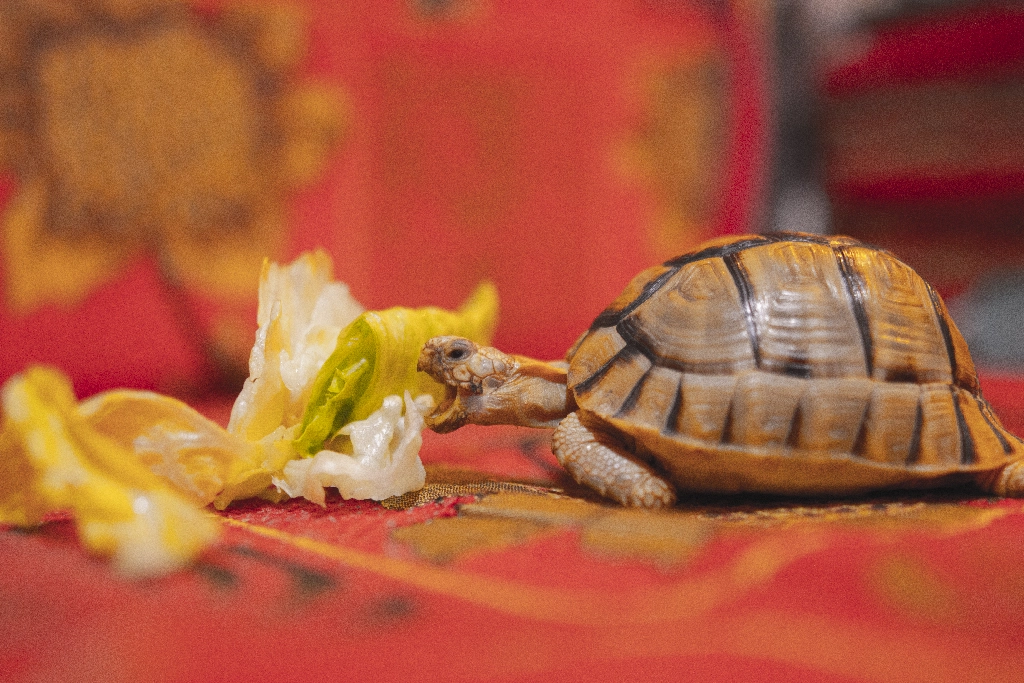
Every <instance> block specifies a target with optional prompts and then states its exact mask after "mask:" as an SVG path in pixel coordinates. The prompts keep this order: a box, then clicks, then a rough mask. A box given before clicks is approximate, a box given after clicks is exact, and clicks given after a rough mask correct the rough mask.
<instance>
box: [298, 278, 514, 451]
mask: <svg viewBox="0 0 1024 683" xmlns="http://www.w3.org/2000/svg"><path fill="white" fill-rule="evenodd" d="M497 311H498V293H497V288H496V287H495V286H494V285H493V284H491V283H489V282H484V283H482V284H481V285H480V286H479V287H477V289H476V291H475V292H474V293H473V294H472V296H470V298H469V299H468V300H467V301H466V302H465V303H464V304H463V305H462V307H461V308H460V309H459V310H458V311H447V310H444V309H441V308H436V307H433V306H430V307H426V308H416V309H411V308H404V307H396V308H390V309H388V310H385V311H367V312H365V313H363V314H362V315H360V316H359V317H358V318H356V319H355V320H354V321H352V323H351V324H349V326H348V327H346V328H345V329H344V330H342V332H341V334H340V336H339V337H338V344H337V346H336V348H335V351H334V353H332V354H331V356H330V357H329V358H328V359H327V361H326V362H325V363H324V364H323V367H322V368H321V369H320V372H319V374H318V375H317V376H316V379H314V380H313V387H312V390H311V391H310V395H309V402H308V403H307V404H306V410H305V413H304V414H303V417H302V422H301V426H300V428H299V436H298V437H297V438H296V439H295V444H294V446H295V450H296V451H297V452H298V453H299V454H300V455H303V456H306V457H310V456H313V455H315V454H316V453H317V452H319V451H320V450H322V449H323V448H324V447H325V445H326V444H327V443H328V441H330V439H331V438H332V437H334V436H335V435H336V434H337V433H338V432H339V430H340V429H341V428H342V427H343V426H344V425H346V424H348V423H349V422H355V421H359V420H364V419H366V418H367V417H368V416H369V415H370V414H371V413H372V412H374V411H376V410H377V409H379V408H380V407H381V405H382V404H383V402H384V398H385V397H386V396H392V395H397V396H401V395H402V394H403V393H404V392H406V391H408V392H410V393H411V394H412V395H413V396H420V395H422V394H428V395H430V396H431V397H432V398H434V400H435V401H440V400H441V399H442V398H443V397H444V387H443V386H442V385H440V384H438V383H437V382H435V381H434V380H433V379H431V378H430V377H429V376H428V375H426V374H424V373H420V372H417V371H416V361H417V360H418V359H419V355H420V349H422V348H423V344H424V343H426V341H427V340H428V339H430V338H431V337H436V336H438V335H458V336H462V337H468V338H470V339H472V340H474V341H476V342H478V343H481V344H487V343H490V338H491V334H492V333H493V331H494V326H495V324H496V322H497Z"/></svg>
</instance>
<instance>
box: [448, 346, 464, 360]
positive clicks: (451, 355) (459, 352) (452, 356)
mask: <svg viewBox="0 0 1024 683" xmlns="http://www.w3.org/2000/svg"><path fill="white" fill-rule="evenodd" d="M447 356H448V360H462V359H463V358H465V357H466V349H451V350H450V351H449V352H448V353H447Z"/></svg>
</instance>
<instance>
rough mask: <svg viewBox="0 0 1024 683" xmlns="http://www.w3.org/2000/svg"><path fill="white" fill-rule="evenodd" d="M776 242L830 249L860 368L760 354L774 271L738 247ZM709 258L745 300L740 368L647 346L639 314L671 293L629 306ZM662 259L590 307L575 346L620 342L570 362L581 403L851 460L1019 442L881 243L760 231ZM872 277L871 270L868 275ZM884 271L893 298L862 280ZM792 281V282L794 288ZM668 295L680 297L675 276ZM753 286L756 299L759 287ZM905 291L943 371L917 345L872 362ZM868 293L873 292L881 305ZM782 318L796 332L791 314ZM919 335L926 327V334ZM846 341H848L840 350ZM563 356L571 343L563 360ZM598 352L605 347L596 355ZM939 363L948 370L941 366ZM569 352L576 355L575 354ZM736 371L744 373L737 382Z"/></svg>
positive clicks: (917, 461) (731, 440) (925, 456)
mask: <svg viewBox="0 0 1024 683" xmlns="http://www.w3.org/2000/svg"><path fill="white" fill-rule="evenodd" d="M780 243H781V244H783V245H784V244H785V243H794V244H796V245H800V244H805V245H808V244H810V245H821V246H826V247H828V250H826V251H824V252H822V251H820V250H817V249H816V248H810V247H806V246H804V247H799V248H798V249H797V251H796V252H793V253H796V254H798V255H799V249H804V250H805V251H806V250H809V251H807V253H808V254H810V256H811V257H813V258H816V259H819V261H816V262H815V264H818V263H819V262H820V258H821V256H822V254H828V253H831V254H832V255H833V256H834V262H833V261H831V260H828V259H827V258H826V262H827V263H830V264H832V265H830V266H828V267H829V268H832V269H833V270H832V271H831V273H832V275H830V277H831V278H832V284H831V285H830V286H831V287H832V289H831V290H830V296H831V297H832V298H831V299H829V301H839V300H842V301H843V302H845V305H847V306H848V307H849V318H847V322H845V323H843V324H844V325H848V329H849V335H852V337H851V339H852V340H854V341H852V342H851V343H852V344H853V346H851V347H850V348H851V349H854V348H856V349H857V351H856V357H857V358H858V359H859V358H860V350H863V366H861V365H860V363H861V361H860V360H858V361H857V365H858V366H859V367H862V368H863V369H861V370H858V371H857V372H856V373H852V374H850V373H847V374H842V375H835V376H831V379H828V380H827V383H822V384H816V382H819V381H821V382H826V380H819V379H818V378H817V377H816V376H815V375H814V372H815V371H817V370H818V368H817V367H816V365H815V362H814V361H811V360H809V359H807V358H804V357H802V355H801V354H802V351H800V350H799V349H797V352H796V353H795V354H794V357H791V358H788V359H786V360H785V361H784V362H782V363H781V364H779V363H769V364H765V362H764V361H765V358H763V357H762V350H763V349H762V341H763V340H764V339H765V338H764V337H763V335H764V334H768V333H769V332H768V330H767V329H765V330H762V329H759V328H758V325H757V315H762V316H763V315H765V313H764V310H760V309H759V311H755V308H756V307H757V306H761V307H762V309H763V308H764V298H763V297H764V296H766V295H767V294H771V289H770V288H771V287H772V286H773V282H774V281H773V277H774V276H773V272H774V271H772V270H771V269H770V268H767V269H766V268H765V267H764V266H763V263H764V260H763V259H764V258H765V257H763V256H762V255H761V254H758V255H757V256H758V258H760V259H761V261H758V262H757V263H758V264H759V268H758V270H757V275H756V276H754V275H753V274H752V272H751V270H750V267H748V264H747V263H746V261H747V260H750V259H749V258H748V255H747V251H748V250H750V249H754V248H756V247H766V248H770V249H772V250H776V251H777V250H779V249H783V250H785V247H784V246H769V245H779V244H780ZM872 252H876V253H878V254H880V255H881V258H882V259H890V260H891V265H890V262H884V263H881V264H878V263H875V262H873V261H871V260H870V259H871V258H874V257H873V256H871V254H872ZM753 253H754V252H751V254H753ZM766 253H767V252H766ZM787 256H788V254H787ZM716 258H717V259H721V260H720V261H719V262H718V263H719V265H717V266H715V267H714V268H711V269H710V270H705V271H702V272H708V273H715V272H717V273H719V275H717V276H715V277H720V278H725V279H724V280H723V281H721V282H725V283H729V284H728V285H727V287H729V288H732V287H735V290H734V294H731V295H730V296H731V297H732V301H731V302H730V304H729V305H730V306H737V305H739V306H740V307H741V308H742V309H743V312H742V314H741V313H739V312H738V311H737V313H736V315H735V316H734V317H733V318H731V320H735V324H736V325H738V327H736V330H740V331H738V332H736V334H738V335H741V336H737V337H733V339H736V340H740V339H743V338H744V337H743V336H742V335H743V334H744V333H743V332H742V329H743V320H744V319H745V321H746V323H747V330H746V334H747V336H748V337H749V341H750V346H751V349H752V351H753V357H754V360H755V362H754V363H752V364H750V359H749V358H748V360H747V363H748V365H747V366H745V367H740V366H737V365H736V363H735V362H722V363H710V362H701V363H691V362H684V361H680V360H679V359H677V358H670V357H667V356H666V354H664V353H658V352H657V349H658V348H661V349H665V348H671V345H670V347H666V346H665V345H664V343H662V345H661V346H660V347H659V346H658V345H657V343H656V342H657V327H656V326H655V327H654V328H653V330H654V334H655V338H652V337H650V336H649V335H650V333H651V332H652V328H650V327H649V325H650V321H652V320H658V318H656V317H651V316H652V315H653V314H655V313H657V312H658V311H664V310H665V309H664V308H659V307H662V306H664V305H666V302H668V301H669V300H668V299H660V298H659V299H658V300H656V301H655V302H652V304H651V305H652V306H654V305H655V303H657V306H655V308H649V307H645V308H644V309H643V310H645V311H648V313H646V314H643V313H642V312H638V309H639V308H640V307H641V306H642V305H643V304H644V303H646V302H648V301H650V300H651V298H652V297H653V296H654V295H655V294H657V293H658V292H659V291H660V290H662V289H663V288H664V287H666V285H667V283H669V282H670V281H673V278H676V280H675V281H673V284H672V287H673V288H677V287H680V286H681V285H680V283H681V282H683V280H680V279H679V278H677V275H678V276H679V277H680V278H682V277H683V275H682V273H681V272H680V271H682V269H684V268H685V267H687V266H689V265H691V264H695V263H697V262H699V261H703V260H705V259H716ZM769 258H770V255H769ZM755 261H756V259H755ZM752 263H753V262H752ZM815 264H812V270H811V271H810V272H812V273H813V272H815V271H813V267H817V266H816V265H815ZM784 265H785V264H784ZM665 266H667V267H668V270H665V271H664V272H660V273H654V274H652V275H651V276H649V277H651V279H650V280H649V281H647V282H644V281H643V280H642V279H640V280H639V281H638V282H637V283H636V284H635V285H632V286H633V287H635V289H634V291H639V292H640V293H639V294H638V295H637V297H636V298H635V299H634V300H633V301H628V299H627V300H624V301H625V305H622V306H620V307H619V310H615V311H610V310H609V311H606V312H604V313H602V314H601V315H600V316H598V319H597V320H595V322H594V326H592V328H591V331H590V332H588V333H587V334H585V335H584V337H583V338H581V340H580V341H579V342H578V343H577V344H576V345H574V348H573V351H575V352H579V353H583V354H584V357H586V356H589V351H588V349H590V348H596V347H593V345H590V346H588V344H587V338H588V337H590V336H592V335H594V334H595V333H600V334H606V335H612V338H614V337H616V336H617V337H619V338H620V339H619V340H618V341H617V344H625V346H622V347H621V348H618V346H617V345H615V346H611V347H610V348H609V347H607V345H606V347H605V348H607V351H605V352H602V353H601V354H599V356H598V357H596V358H594V359H593V360H592V361H591V363H589V364H586V363H585V364H583V366H582V367H583V368H588V366H589V368H588V369H584V370H583V372H582V373H581V372H579V371H577V372H576V373H575V374H576V377H575V378H574V379H573V377H572V375H573V373H572V371H570V380H571V381H570V388H571V389H572V390H573V391H574V393H575V395H576V397H577V401H578V403H579V405H580V406H581V407H582V408H584V409H587V410H591V411H593V412H595V413H596V414H598V415H604V416H607V417H609V418H615V419H617V420H619V421H620V422H619V424H624V423H625V424H628V423H629V422H630V421H640V422H641V423H643V424H651V425H652V426H654V425H659V424H660V425H661V428H660V433H661V434H663V435H664V438H667V439H674V438H679V437H685V438H697V439H698V440H701V441H704V442H707V443H716V442H717V443H723V444H730V445H731V446H752V447H768V448H777V449H779V452H782V453H784V452H807V451H816V452H828V453H836V454H838V453H840V452H842V453H846V454H848V455H849V456H852V457H854V458H856V459H865V460H871V461H874V462H879V463H888V464H892V465H911V466H914V467H916V468H919V469H924V470H936V469H938V470H942V469H950V468H953V469H956V468H961V467H963V468H972V467H976V466H981V465H985V464H987V463H991V462H992V461H993V458H994V457H995V456H994V453H995V452H998V451H1001V454H1000V457H1004V456H1011V455H1012V454H1014V453H1016V452H1018V451H1019V449H1020V444H1024V442H1022V441H1021V440H1020V439H1018V438H1017V437H1016V436H1014V435H1012V434H1010V433H1008V432H1005V431H1004V430H1003V429H1002V427H1001V426H1000V425H999V421H998V419H997V418H996V417H995V416H994V415H993V414H992V412H991V409H990V408H989V406H988V404H987V403H986V402H985V401H984V399H982V398H981V397H980V394H979V393H978V391H977V388H976V384H975V383H972V382H971V381H970V378H971V377H972V376H975V373H974V368H973V363H971V361H970V358H969V353H968V352H967V350H966V346H964V345H962V341H961V340H960V338H959V332H958V331H956V329H955V326H954V325H953V324H952V321H951V320H949V318H948V313H947V312H946V310H945V306H944V305H943V304H942V303H941V299H940V298H939V297H938V295H937V294H935V292H934V290H932V289H931V288H930V287H928V286H927V285H926V284H925V283H923V281H920V279H919V278H918V277H917V275H916V274H914V273H913V272H912V271H910V269H909V268H908V267H906V266H905V265H903V264H902V263H900V262H898V261H895V259H892V257H891V256H889V255H888V254H887V253H886V252H884V251H882V250H878V249H874V248H870V247H865V246H864V245H861V244H860V243H858V242H855V241H853V240H847V239H844V240H833V239H829V238H822V237H817V236H803V235H800V236H787V235H765V236H759V237H755V238H749V239H740V240H737V241H736V242H733V243H731V244H724V245H717V246H714V247H711V248H708V249H704V250H701V251H698V252H695V253H693V254H689V255H685V256H682V257H679V258H678V259H674V260H672V261H669V262H666V264H665ZM708 268H710V266H708ZM715 268H717V269H718V270H717V271H716V270H715ZM864 268H868V269H869V270H870V269H872V268H873V269H875V270H877V269H878V268H885V269H886V270H885V271H884V272H883V273H882V275H883V276H885V277H881V278H880V279H879V274H878V273H877V272H875V271H874V270H873V271H872V272H870V273H867V272H862V269H864ZM792 269H793V270H794V271H797V270H799V267H798V265H794V266H793V267H792ZM783 272H784V271H783ZM691 274H692V273H691ZM776 274H777V273H776ZM804 275H806V273H804ZM687 277H690V275H687ZM872 277H874V278H876V280H878V282H876V281H874V280H871V278H872ZM886 277H887V278H888V279H886ZM759 278H761V279H760V280H759ZM765 278H767V280H766V279H765ZM691 279H692V278H691ZM730 279H731V282H730ZM892 282H895V284H896V285H898V286H901V287H902V290H900V291H897V292H895V293H894V294H892V296H893V297H894V298H893V299H891V300H885V297H886V296H887V293H886V291H884V290H883V291H882V293H881V294H880V293H879V292H878V291H875V290H872V289H871V288H872V287H875V288H877V287H879V286H882V287H885V286H886V285H888V284H890V283H892ZM879 283H880V284H879ZM908 283H909V284H908ZM716 286H717V285H716ZM723 286H725V285H723ZM823 286H824V285H823ZM667 291H668V290H666V292H667ZM710 291H711V292H712V296H719V295H718V294H715V292H720V291H724V290H721V289H713V288H712V290H710ZM794 291H797V295H799V290H794ZM759 292H760V294H759ZM837 292H838V294H837ZM685 293H686V292H684V294H685ZM672 294H673V296H678V294H677V292H676V291H675V289H673V290H672ZM666 296H667V295H666ZM758 296H761V297H762V298H761V299H757V297H758ZM911 296H913V297H916V298H914V299H913V302H912V303H913V305H915V306H917V307H918V309H920V310H918V309H915V312H916V313H918V314H919V315H918V317H919V318H920V319H922V320H924V319H925V317H926V318H927V320H929V321H930V323H931V325H932V327H931V330H932V331H931V332H928V331H927V330H925V331H921V330H920V329H919V331H918V333H917V334H918V336H919V337H922V338H924V340H925V341H924V342H922V343H927V344H930V345H931V346H930V347H928V348H931V347H934V348H935V349H939V350H938V351H935V353H938V354H940V357H941V362H942V364H943V366H942V368H943V369H942V372H941V378H937V377H936V375H935V370H934V365H935V363H938V362H939V360H940V357H935V356H931V357H929V358H930V359H931V360H928V359H926V360H925V365H924V366H921V367H918V366H917V365H916V360H912V362H911V363H909V364H908V366H907V367H906V368H902V367H900V366H899V364H896V365H893V361H892V359H893V358H896V359H897V360H899V355H898V353H897V352H898V351H902V349H900V348H896V351H894V350H893V348H886V349H885V353H887V354H888V356H887V357H885V356H883V357H882V360H883V361H884V362H885V363H887V364H888V365H885V364H883V365H879V362H880V361H879V357H876V354H875V349H876V342H877V340H878V339H879V338H881V339H882V341H883V342H889V338H887V337H885V336H884V334H886V333H887V332H886V330H885V328H884V326H885V325H889V328H890V330H891V329H892V328H893V326H894V325H897V324H898V319H897V318H895V317H894V315H893V314H892V313H891V310H898V309H894V308H893V307H897V306H898V305H900V304H901V302H902V301H903V300H905V299H907V297H911ZM836 297H839V298H838V299H837V298H836ZM867 297H874V299H873V300H872V306H874V308H872V309H870V310H869V308H868V307H867V306H866V305H865V303H864V302H865V299H866V298H867ZM900 297H903V299H900ZM878 299H882V300H883V301H882V304H879V303H878V301H877V300H878ZM722 301H724V300H722ZM915 302H916V303H915ZM669 305H675V304H669ZM883 305H888V306H890V311H888V312H887V311H886V310H885V309H881V311H882V313H883V314H886V313H888V315H889V318H888V319H882V320H881V324H882V325H883V327H882V328H880V330H873V329H872V324H873V322H874V316H876V315H878V314H879V310H880V306H883ZM733 310H736V309H733ZM644 315H647V319H646V320H647V322H644V317H643V316H644ZM883 318H884V316H883ZM673 324H675V323H673ZM791 326H792V325H791ZM662 329H673V328H671V327H670V328H662ZM713 329H718V328H713ZM794 329H796V330H797V332H799V328H798V327H797V328H794ZM843 329H847V328H843ZM601 330H605V331H604V332H602V331H601ZM613 330H614V331H613ZM888 334H889V337H890V338H893V339H895V341H893V342H891V343H893V344H897V345H898V344H899V343H902V342H903V340H902V339H901V338H896V335H894V334H893V333H892V332H891V331H889V332H888ZM928 334H930V335H932V336H931V337H930V338H929V337H926V335H928ZM879 335H883V336H881V337H880V336H879ZM928 339H933V340H934V341H928ZM857 341H859V342H860V344H859V345H857ZM911 341H914V340H913V339H912V340H911ZM736 343H738V341H737V342H736ZM615 349H618V350H617V351H616V350H615ZM613 351H614V353H613ZM851 353H854V352H853V351H852V350H851ZM609 354H611V355H609ZM574 355H575V354H573V353H570V354H569V360H570V361H572V357H573V356H574ZM711 355H713V354H711ZM601 359H607V360H606V361H605V362H603V363H602V362H601ZM929 363H930V364H931V365H928V364H929ZM947 363H948V370H946V369H945V367H946V366H945V364H947ZM597 364H600V365H597ZM573 365H575V366H579V364H578V363H573ZM595 366H596V367H595ZM759 366H760V368H759ZM851 367H852V366H851ZM876 370H877V372H876ZM947 372H948V373H949V377H948V380H947V379H946V373H947ZM929 373H930V374H929ZM773 377H774V379H772V378H773ZM655 378H656V381H655ZM738 378H746V379H744V380H743V381H742V382H737V381H736V379H738ZM957 380H962V381H957ZM730 382H731V384H730ZM780 382H783V383H785V384H786V386H787V388H786V390H785V391H782V390H781V389H779V388H778V387H779V386H781V385H780V384H779V383H780ZM940 387H943V390H942V391H941V395H942V396H945V397H946V398H944V399H943V398H941V396H940V394H937V393H935V392H936V390H938V389H939V388H940ZM695 392H696V393H695ZM826 392H827V394H826ZM825 396H827V397H828V399H827V400H825V398H824V397H825ZM837 396H838V397H837ZM926 397H927V403H926ZM972 399H973V400H972ZM837 406H838V407H837ZM967 412H970V415H967V414H966V413H967ZM622 421H624V422H622ZM972 428H973V429H975V430H981V432H983V433H984V434H981V432H979V434H981V435H980V436H978V438H980V439H981V440H980V441H979V440H978V438H976V435H975V434H973V433H972V431H971V430H972ZM1011 439H1012V443H1011ZM979 449H981V450H980V451H979ZM986 449H988V450H986ZM990 451H991V452H990Z"/></svg>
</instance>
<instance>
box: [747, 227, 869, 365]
mask: <svg viewBox="0 0 1024 683" xmlns="http://www.w3.org/2000/svg"><path fill="white" fill-rule="evenodd" d="M738 257H739V259H741V261H742V263H743V266H744V271H745V272H746V273H747V274H748V276H749V278H750V289H751V295H752V297H753V301H752V305H751V310H752V312H753V321H754V327H755V329H756V330H757V337H758V350H759V354H760V359H759V360H760V365H759V367H761V368H763V369H766V370H770V371H774V372H782V373H785V374H792V375H797V376H802V377H846V376H851V375H865V374H866V373H867V367H866V364H865V359H864V349H863V347H862V345H861V342H860V334H859V331H858V324H857V320H856V317H855V315H854V312H853V306H852V303H851V301H850V296H849V293H848V292H847V288H846V285H845V283H844V280H843V276H842V273H841V272H840V269H839V265H838V263H837V261H836V257H835V254H834V253H833V251H832V249H831V248H829V247H827V246H824V245H822V244H816V243H805V242H776V243H772V244H767V245H764V246H761V247H756V248H752V249H748V250H746V251H744V252H742V253H740V254H738Z"/></svg>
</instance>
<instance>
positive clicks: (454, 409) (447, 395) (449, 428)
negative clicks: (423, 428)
mask: <svg viewBox="0 0 1024 683" xmlns="http://www.w3.org/2000/svg"><path fill="white" fill-rule="evenodd" d="M423 421H424V422H425V423H426V425H427V426H428V427H430V428H431V429H432V430H433V431H435V432H437V433H438V434H447V433H448V432H453V431H455V430H456V429H458V428H459V427H461V426H462V425H464V424H466V411H465V409H464V407H463V405H462V401H460V400H459V390H458V389H457V388H456V387H453V386H452V385H450V384H448V385H446V386H445V392H444V400H443V401H441V404H440V405H438V406H437V408H436V409H435V410H434V412H432V413H430V414H429V415H425V416H424V417H423Z"/></svg>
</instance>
